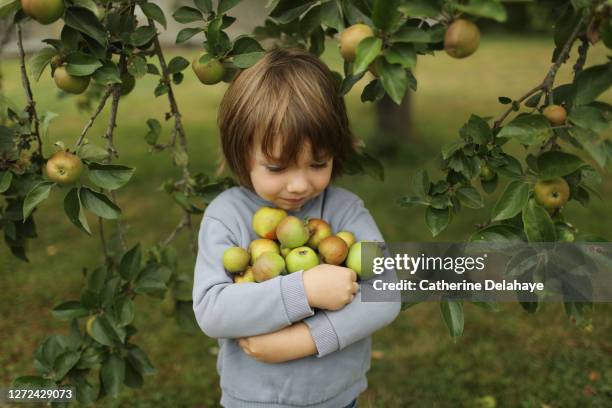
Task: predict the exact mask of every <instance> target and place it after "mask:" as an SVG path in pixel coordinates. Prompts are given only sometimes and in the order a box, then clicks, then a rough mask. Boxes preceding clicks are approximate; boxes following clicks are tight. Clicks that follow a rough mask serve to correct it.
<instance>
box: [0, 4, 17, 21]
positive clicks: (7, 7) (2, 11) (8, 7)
mask: <svg viewBox="0 0 612 408" xmlns="http://www.w3.org/2000/svg"><path fill="white" fill-rule="evenodd" d="M20 7H21V2H20V1H19V0H0V18H4V17H6V16H8V15H9V14H11V13H12V12H13V11H15V10H19V8H20Z"/></svg>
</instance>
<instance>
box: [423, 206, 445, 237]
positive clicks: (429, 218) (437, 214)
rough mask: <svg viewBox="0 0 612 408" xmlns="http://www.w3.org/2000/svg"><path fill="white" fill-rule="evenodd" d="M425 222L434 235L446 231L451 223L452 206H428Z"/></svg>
mask: <svg viewBox="0 0 612 408" xmlns="http://www.w3.org/2000/svg"><path fill="white" fill-rule="evenodd" d="M425 223H426V224H427V228H429V231H431V235H432V236H434V237H435V236H437V235H438V234H439V233H441V232H442V231H444V230H445V229H446V227H448V224H449V223H450V208H447V209H445V210H438V209H435V208H432V207H427V209H426V210H425Z"/></svg>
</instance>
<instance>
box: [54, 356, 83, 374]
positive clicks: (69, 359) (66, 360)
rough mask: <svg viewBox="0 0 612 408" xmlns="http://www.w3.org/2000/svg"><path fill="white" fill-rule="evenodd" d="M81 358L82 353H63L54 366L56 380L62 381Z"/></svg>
mask: <svg viewBox="0 0 612 408" xmlns="http://www.w3.org/2000/svg"><path fill="white" fill-rule="evenodd" d="M80 358H81V353H79V352H76V351H71V350H68V351H66V352H64V353H62V354H61V355H60V356H59V357H58V358H57V359H56V360H55V362H54V364H53V371H54V372H55V375H54V377H53V378H54V380H55V381H60V380H62V379H63V378H64V377H65V376H66V374H68V372H69V371H70V370H71V369H72V367H74V366H75V365H76V363H78V361H79V359H80Z"/></svg>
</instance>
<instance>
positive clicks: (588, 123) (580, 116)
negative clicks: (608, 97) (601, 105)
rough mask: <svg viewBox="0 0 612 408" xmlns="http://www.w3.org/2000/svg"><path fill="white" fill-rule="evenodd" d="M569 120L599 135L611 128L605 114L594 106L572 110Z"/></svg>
mask: <svg viewBox="0 0 612 408" xmlns="http://www.w3.org/2000/svg"><path fill="white" fill-rule="evenodd" d="M568 119H569V120H570V121H571V122H572V123H573V124H574V125H576V126H580V127H582V128H585V129H589V130H592V131H594V132H597V133H599V132H603V131H604V130H606V129H608V127H609V126H610V123H609V122H608V120H607V119H606V117H605V116H604V114H603V112H602V111H600V110H599V109H597V108H595V107H592V106H578V107H576V108H574V109H572V111H571V112H570V114H569V116H568Z"/></svg>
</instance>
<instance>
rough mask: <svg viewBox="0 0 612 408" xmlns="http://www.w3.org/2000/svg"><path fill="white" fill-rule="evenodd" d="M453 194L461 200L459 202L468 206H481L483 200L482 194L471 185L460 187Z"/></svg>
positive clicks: (482, 205)
mask: <svg viewBox="0 0 612 408" xmlns="http://www.w3.org/2000/svg"><path fill="white" fill-rule="evenodd" d="M455 195H456V196H457V197H458V198H459V200H461V203H462V204H463V205H465V206H466V207H468V208H482V207H484V201H483V199H482V196H481V195H480V193H479V192H478V190H476V189H475V188H474V187H472V186H467V187H461V188H460V189H458V190H457V191H456V192H455Z"/></svg>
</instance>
